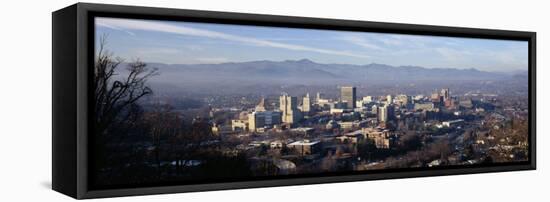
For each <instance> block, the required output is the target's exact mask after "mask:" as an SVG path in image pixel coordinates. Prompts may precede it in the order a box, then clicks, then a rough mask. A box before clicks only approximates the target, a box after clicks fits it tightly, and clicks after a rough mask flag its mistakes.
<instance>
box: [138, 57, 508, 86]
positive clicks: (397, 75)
mask: <svg viewBox="0 0 550 202" xmlns="http://www.w3.org/2000/svg"><path fill="white" fill-rule="evenodd" d="M149 66H151V67H155V68H158V69H159V72H160V76H157V77H156V78H154V80H156V81H159V82H160V81H165V82H166V81H171V80H174V81H182V82H184V81H188V82H191V81H209V82H211V81H228V80H232V81H237V82H246V81H255V82H258V81H261V82H270V81H271V82H284V83H300V84H305V83H323V82H327V81H348V82H383V81H452V80H468V81H469V80H474V81H475V80H499V79H506V78H511V77H513V76H514V75H515V74H514V75H511V74H506V73H495V72H486V71H480V70H477V69H473V68H472V69H454V68H424V67H418V66H390V65H384V64H375V63H373V64H367V65H350V64H320V63H316V62H313V61H311V60H308V59H302V60H286V61H267V60H262V61H252V62H239V63H236V62H230V63H221V64H161V63H149Z"/></svg>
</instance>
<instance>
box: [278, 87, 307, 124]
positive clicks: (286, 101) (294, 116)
mask: <svg viewBox="0 0 550 202" xmlns="http://www.w3.org/2000/svg"><path fill="white" fill-rule="evenodd" d="M279 109H280V110H281V112H282V121H283V122H284V123H290V124H292V123H297V122H298V121H300V119H302V116H301V114H300V111H299V110H298V98H297V97H293V96H289V95H287V94H283V95H281V96H280V97H279Z"/></svg>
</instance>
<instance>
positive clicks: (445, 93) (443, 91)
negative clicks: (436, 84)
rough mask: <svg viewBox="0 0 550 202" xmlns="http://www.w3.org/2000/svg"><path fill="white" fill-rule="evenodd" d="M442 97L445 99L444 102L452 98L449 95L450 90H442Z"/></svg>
mask: <svg viewBox="0 0 550 202" xmlns="http://www.w3.org/2000/svg"><path fill="white" fill-rule="evenodd" d="M440 96H441V97H443V101H444V102H445V101H447V100H448V99H449V97H450V95H449V89H448V88H443V89H441V94H440Z"/></svg>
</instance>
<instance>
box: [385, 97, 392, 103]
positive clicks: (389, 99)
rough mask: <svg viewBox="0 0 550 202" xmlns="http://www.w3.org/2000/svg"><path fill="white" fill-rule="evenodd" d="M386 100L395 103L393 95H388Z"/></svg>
mask: <svg viewBox="0 0 550 202" xmlns="http://www.w3.org/2000/svg"><path fill="white" fill-rule="evenodd" d="M386 101H387V103H388V104H393V97H392V96H391V95H388V96H386Z"/></svg>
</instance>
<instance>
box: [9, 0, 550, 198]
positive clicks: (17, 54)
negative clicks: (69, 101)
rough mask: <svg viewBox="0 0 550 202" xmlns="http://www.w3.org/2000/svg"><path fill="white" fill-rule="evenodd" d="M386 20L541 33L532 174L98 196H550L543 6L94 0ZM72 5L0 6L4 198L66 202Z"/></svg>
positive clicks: (549, 29)
mask: <svg viewBox="0 0 550 202" xmlns="http://www.w3.org/2000/svg"><path fill="white" fill-rule="evenodd" d="M91 2H97V3H117V4H127V5H139V6H156V7H173V8H187V9H200V10H214V11H232V12H246V13H260V14H277V15H291V16H307V17H322V18H339V19H353V20H368V21H382V22H400V23H415V24H429V25H445V26H461V27H477V28H491V29H510V30H525V31H536V32H537V35H538V36H537V40H538V44H537V45H538V48H537V51H538V54H537V56H538V61H537V63H538V68H537V71H538V72H537V73H538V74H537V78H538V83H537V86H538V89H539V90H538V92H537V94H538V99H537V100H538V103H539V105H538V106H537V114H538V117H537V119H538V121H537V123H538V125H539V127H538V129H537V130H538V134H537V143H538V145H537V146H538V151H537V154H538V158H537V161H538V168H537V170H536V171H524V172H508V173H493V174H475V175H459V176H448V177H428V178H414V179H399V180H381V181H368V182H353V183H337V184H323V185H309V186H289V187H277V188H260V189H245V190H231V191H214V192H202V193H186V194H170V195H154V196H140V197H122V198H114V199H102V200H109V201H111V200H112V201H278V202H280V201H298V200H301V201H375V200H376V201H386V200H389V201H411V200H412V201H446V202H449V201H528V200H530V199H538V201H543V200H549V199H550V197H549V196H550V194H549V192H550V191H549V190H550V172H549V171H548V169H549V167H550V165H549V164H550V161H548V159H547V158H548V157H549V152H550V147H548V145H546V144H547V142H548V138H547V137H546V135H547V134H548V132H549V131H550V128H549V127H548V125H547V124H548V121H549V118H548V114H549V113H550V109H549V106H550V105H549V104H548V101H547V100H550V97H549V96H550V95H548V94H546V93H545V92H547V89H545V88H547V87H550V86H549V85H550V79H548V78H545V77H547V76H550V73H549V69H548V68H547V67H548V65H549V59H548V57H546V56H548V54H550V51H549V49H548V48H549V47H550V44H549V43H550V41H549V39H548V38H549V37H550V26H549V25H548V23H549V22H548V19H550V15H549V14H548V12H550V11H549V8H550V6H548V5H545V1H542V0H539V1H530V0H522V1H514V2H512V1H505V0H499V1H475V0H461V1H453V2H450V1H440V0H431V1H422V0H415V1H410V0H403V1H391V0H384V1H382V0H376V1H346V0H337V1H334V0H333V1H322V0H315V1H305V0H302V1H299V0H268V1H264V0H249V1H247V0H225V1H224V0H219V1H215V0H182V1H176V0H173V1H166V0H164V1H158V0H157V1H151V0H149V1H146V0H144V1H91ZM73 3H75V1H66V0H55V1H23V0H20V1H15V0H14V1H2V6H1V11H0V15H1V16H0V52H1V54H0V55H1V56H0V70H1V71H0V92H1V94H0V96H1V97H0V118H1V120H0V135H1V138H0V162H1V164H0V190H1V191H0V201H67V200H70V198H69V197H66V196H64V195H61V194H59V193H56V192H54V191H51V190H50V186H51V12H52V11H54V10H57V9H60V8H63V7H65V6H68V5H70V4H73Z"/></svg>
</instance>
